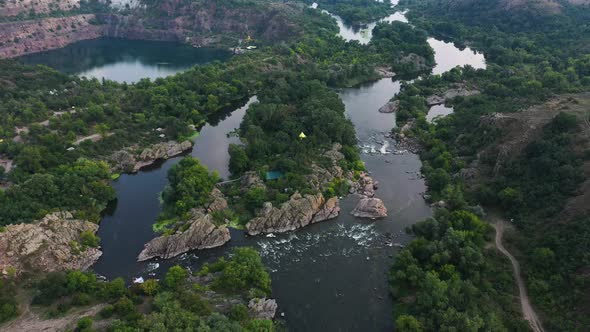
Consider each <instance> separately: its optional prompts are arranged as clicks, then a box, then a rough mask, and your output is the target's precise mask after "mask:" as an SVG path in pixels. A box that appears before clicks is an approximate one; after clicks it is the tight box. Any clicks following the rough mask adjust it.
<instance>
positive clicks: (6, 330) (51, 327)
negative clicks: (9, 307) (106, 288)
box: [0, 304, 104, 332]
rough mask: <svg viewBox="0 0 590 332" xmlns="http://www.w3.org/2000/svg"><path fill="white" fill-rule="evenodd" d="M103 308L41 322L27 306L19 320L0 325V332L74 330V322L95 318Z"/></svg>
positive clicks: (100, 305)
mask: <svg viewBox="0 0 590 332" xmlns="http://www.w3.org/2000/svg"><path fill="white" fill-rule="evenodd" d="M103 307H104V304H99V305H95V306H93V307H90V308H87V309H82V310H76V311H73V312H71V313H69V314H68V315H66V316H64V317H59V318H55V319H46V320H43V319H41V317H39V315H38V314H36V313H34V312H32V311H31V310H30V308H29V307H28V306H27V307H26V308H23V309H24V310H23V311H24V312H23V314H22V315H21V316H20V317H19V318H17V319H15V320H13V321H10V322H8V323H7V324H5V325H0V330H1V331H3V332H40V331H45V332H50V331H51V332H53V331H64V330H66V329H67V328H74V327H75V326H76V322H77V321H78V320H79V319H80V318H82V317H84V316H95V315H96V314H98V312H100V310H101V309H102V308H103Z"/></svg>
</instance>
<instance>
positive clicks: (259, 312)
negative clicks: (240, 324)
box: [248, 298, 278, 319]
mask: <svg viewBox="0 0 590 332" xmlns="http://www.w3.org/2000/svg"><path fill="white" fill-rule="evenodd" d="M277 307H278V305H277V301H275V300H272V299H266V298H261V299H259V298H254V299H251V300H250V302H249V303H248V308H249V309H250V317H252V318H254V319H273V318H275V314H276V312H277Z"/></svg>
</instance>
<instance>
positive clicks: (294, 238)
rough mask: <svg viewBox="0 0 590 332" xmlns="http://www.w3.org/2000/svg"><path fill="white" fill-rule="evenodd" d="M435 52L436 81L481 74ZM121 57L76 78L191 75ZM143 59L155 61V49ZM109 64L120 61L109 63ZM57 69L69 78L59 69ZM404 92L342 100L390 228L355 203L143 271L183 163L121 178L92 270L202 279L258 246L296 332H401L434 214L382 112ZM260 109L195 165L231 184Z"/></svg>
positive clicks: (197, 151)
mask: <svg viewBox="0 0 590 332" xmlns="http://www.w3.org/2000/svg"><path fill="white" fill-rule="evenodd" d="M395 18H396V20H400V21H403V19H405V17H404V16H403V14H399V13H398V14H397V16H395ZM340 21H341V20H340ZM341 35H342V37H343V38H345V39H346V40H359V41H361V40H363V41H364V40H367V39H366V38H369V39H368V40H367V42H369V41H370V34H369V35H368V36H369V37H367V33H366V32H363V31H358V30H357V31H355V30H354V29H352V28H349V27H346V26H344V25H342V26H341ZM429 42H430V40H429ZM363 43H364V42H363ZM430 43H431V46H433V48H434V49H435V51H436V53H437V63H438V65H437V68H435V70H434V72H436V73H440V72H444V71H446V70H448V69H450V68H452V67H454V66H455V65H463V64H471V65H473V64H474V62H473V61H472V58H471V54H472V53H473V52H470V50H468V49H467V50H465V51H460V50H456V51H455V52H454V53H450V52H449V50H448V49H449V48H450V46H449V45H448V44H446V43H442V42H441V43H442V44H441V43H438V42H434V43H432V42H430ZM99 45H100V43H99ZM118 47H119V48H123V50H117V51H116V53H119V54H126V56H123V57H121V56H118V57H113V58H111V57H110V56H108V55H102V51H101V52H97V53H95V52H94V51H92V50H89V51H88V53H85V54H86V55H84V54H81V55H80V58H79V59H78V60H79V62H81V63H84V64H85V65H83V66H82V65H80V66H78V69H75V68H72V69H71V71H69V72H71V73H75V74H79V75H88V73H89V72H93V73H100V75H102V76H103V77H106V78H109V79H115V80H119V81H120V80H121V77H120V76H117V72H118V71H123V72H127V71H135V70H138V69H137V68H136V67H135V64H136V63H137V62H138V61H139V62H141V63H142V66H144V67H143V68H145V65H146V63H147V64H148V68H146V71H145V73H143V74H142V73H141V70H140V69H139V73H138V74H137V75H136V74H134V75H131V76H130V75H126V76H125V77H124V79H123V80H128V81H130V82H132V81H136V80H138V79H139V78H141V77H154V76H153V75H154V67H153V66H154V63H157V62H170V63H175V64H174V65H170V67H172V66H178V67H174V68H178V70H182V69H181V68H182V67H183V66H185V65H186V66H189V62H190V61H188V62H183V61H180V62H178V63H176V60H175V59H174V58H170V56H168V58H166V57H164V58H158V59H157V60H154V61H156V62H153V61H152V62H149V61H148V62H146V60H145V59H146V58H149V59H151V58H152V55H150V54H143V53H142V52H139V53H133V52H135V51H131V50H129V49H126V48H125V45H119V46H118ZM144 51H146V52H151V50H149V49H145V50H144ZM154 51H156V52H157V50H154ZM464 52H467V53H464ZM107 53H108V52H107ZM166 53H168V51H166ZM96 54H99V55H96ZM168 54H170V53H168ZM451 54H452V55H451ZM85 56H88V57H90V58H84V57H85ZM94 56H98V57H99V58H98V59H95V58H93V57H94ZM105 58H109V59H114V60H108V61H106V60H104V59H105ZM222 58H223V57H222ZM162 59H163V60H162ZM190 59H192V58H190ZM478 59H479V60H478V61H479V62H477V63H475V65H476V66H479V67H482V66H485V60H484V59H483V56H481V55H479V58H478ZM193 60H194V59H192V60H191V61H193ZM210 60H211V58H209V59H207V60H206V61H204V62H207V61H210ZM36 61H37V62H39V63H46V64H47V61H44V60H43V55H39V58H38V59H37V60H36ZM196 63H199V62H196ZM56 67H58V68H60V66H59V63H57V65H56ZM114 67H117V68H119V69H118V70H117V71H116V72H113V71H109V70H107V69H108V68H114ZM61 68H63V67H61ZM174 70H176V69H174ZM160 75H166V73H164V72H158V73H157V75H156V76H160ZM130 77H133V79H131V78H130ZM399 89H400V83H399V82H397V81H394V80H392V79H382V80H379V81H376V82H373V83H369V84H364V85H361V86H358V87H355V88H350V89H342V90H339V91H338V93H339V95H340V97H341V98H342V101H343V102H344V104H345V107H346V114H347V116H348V117H349V118H350V119H351V120H352V122H353V123H354V125H355V127H356V131H357V136H358V138H359V146H360V147H361V150H362V156H361V157H362V159H363V161H364V162H365V163H366V166H367V168H368V169H369V170H370V172H371V175H372V176H373V178H374V179H375V180H377V181H379V182H380V187H379V190H378V191H377V196H378V197H379V198H381V199H382V200H383V201H384V203H385V205H386V206H387V208H388V210H389V216H388V217H387V218H384V219H382V220H378V221H371V220H362V219H358V218H354V217H352V216H351V215H350V214H349V212H350V211H351V210H352V209H353V207H354V205H355V203H356V199H355V198H354V197H346V198H344V199H343V200H342V201H341V207H342V212H341V215H340V216H339V217H338V218H336V219H335V220H331V221H326V222H323V223H320V224H316V225H312V226H309V227H307V228H304V229H302V230H299V231H296V232H292V233H288V234H278V235H276V237H272V238H269V237H247V236H245V235H244V233H243V232H242V231H238V230H231V235H232V240H231V241H230V242H229V243H227V244H226V245H225V246H223V247H220V248H215V249H210V250H203V251H195V252H190V253H187V254H185V255H182V256H180V257H177V258H175V259H172V260H168V261H162V260H154V261H152V262H144V263H137V262H136V261H135V258H136V256H137V254H138V253H139V252H140V251H141V249H142V248H143V245H144V244H145V243H146V242H148V241H149V240H150V239H152V238H153V236H154V234H153V232H152V228H151V226H152V224H153V223H154V221H155V219H156V216H157V215H158V214H159V212H160V209H161V208H160V203H159V200H158V199H159V194H160V192H161V191H162V190H163V188H164V187H165V185H166V183H167V180H166V173H167V171H168V170H169V169H170V167H172V166H173V165H174V164H175V163H177V162H178V161H179V160H180V158H181V157H177V158H173V159H170V160H167V161H165V162H162V163H160V164H159V165H155V166H153V167H151V168H148V169H144V170H142V171H140V172H139V173H137V174H128V175H122V176H121V177H120V178H119V179H118V180H117V181H116V182H114V183H113V185H114V187H115V190H116V192H117V197H118V200H117V202H116V204H113V205H112V206H111V207H110V208H109V210H108V212H107V215H106V216H105V217H104V218H103V220H102V222H101V225H100V229H99V231H98V236H99V237H101V239H102V241H101V244H102V249H103V256H102V257H101V258H100V260H99V261H98V262H97V263H96V265H95V266H94V267H93V269H94V270H95V271H96V272H97V273H98V274H100V275H104V276H105V277H107V278H109V279H112V278H116V277H123V278H125V279H126V280H127V281H130V280H132V279H133V278H134V277H140V276H141V277H144V278H146V277H150V276H155V277H159V276H161V273H163V272H164V271H166V269H167V268H168V267H169V266H171V265H175V264H181V265H183V266H185V267H188V268H190V269H192V270H196V269H198V268H199V267H200V266H201V265H202V264H203V263H204V262H209V261H213V260H215V259H217V258H219V257H221V256H223V255H226V254H227V253H228V252H229V251H230V250H231V248H233V247H239V246H252V247H255V248H257V249H259V250H260V253H261V256H262V259H263V261H264V263H265V264H266V265H267V266H268V268H269V269H270V271H271V277H272V285H273V296H274V297H275V298H276V299H277V302H278V304H279V313H282V314H284V319H285V320H286V323H287V326H288V328H289V329H290V330H291V331H390V330H392V329H393V320H392V310H393V303H392V301H391V299H390V298H389V296H388V283H387V273H388V270H389V268H390V266H391V264H392V263H393V261H394V259H395V256H396V254H397V253H398V252H399V250H400V248H399V247H400V246H402V245H404V244H406V243H407V242H409V241H410V240H411V237H410V236H409V235H407V234H405V232H404V229H405V228H406V227H407V226H410V225H412V224H414V223H416V222H418V221H420V220H423V219H425V218H427V217H429V216H430V215H431V213H432V211H431V208H430V207H429V206H428V205H427V204H426V203H425V202H424V200H423V199H422V195H421V194H422V193H423V192H424V191H425V190H426V187H425V184H424V181H423V179H422V178H421V177H420V174H419V171H420V167H421V162H420V159H419V157H418V156H417V155H414V154H411V153H407V152H400V151H396V150H395V142H394V141H393V140H391V139H390V138H388V135H387V134H388V132H389V131H390V130H391V128H392V127H394V126H395V115H393V114H382V113H379V112H378V111H377V110H378V109H379V108H380V107H381V106H382V105H383V104H385V103H386V102H387V101H389V100H390V98H392V97H394V96H395V94H397V93H398V92H399ZM252 102H255V98H252V99H250V100H249V101H248V102H247V103H245V105H244V106H243V107H241V108H239V109H237V110H235V111H233V112H230V113H227V114H224V115H223V116H221V117H220V118H219V119H216V120H214V121H211V122H210V123H209V124H208V125H206V126H205V127H204V128H202V130H201V132H200V136H199V137H197V138H196V139H195V146H194V149H193V151H192V155H194V156H196V157H198V158H199V159H200V160H201V162H202V163H203V164H204V165H207V166H208V167H209V168H210V169H215V170H217V171H218V172H219V173H220V175H221V176H222V177H225V178H227V176H228V175H229V173H228V161H229V155H228V153H227V146H228V144H229V143H230V142H231V141H232V140H233V139H232V138H229V137H228V136H227V133H229V132H230V131H232V130H233V129H235V128H237V127H238V126H239V124H240V122H241V119H242V117H243V115H244V113H245V112H246V110H247V108H248V105H249V104H250V103H252Z"/></svg>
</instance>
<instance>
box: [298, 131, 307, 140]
mask: <svg viewBox="0 0 590 332" xmlns="http://www.w3.org/2000/svg"><path fill="white" fill-rule="evenodd" d="M306 137H307V136H306V135H305V134H304V133H303V132H301V134H299V139H304V138H306Z"/></svg>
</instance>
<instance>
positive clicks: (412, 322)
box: [395, 315, 423, 332]
mask: <svg viewBox="0 0 590 332" xmlns="http://www.w3.org/2000/svg"><path fill="white" fill-rule="evenodd" d="M395 327H396V330H397V331H400V332H422V331H423V330H422V324H420V321H418V320H417V319H416V317H414V316H411V315H401V316H399V317H398V318H397V319H396V320H395Z"/></svg>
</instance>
